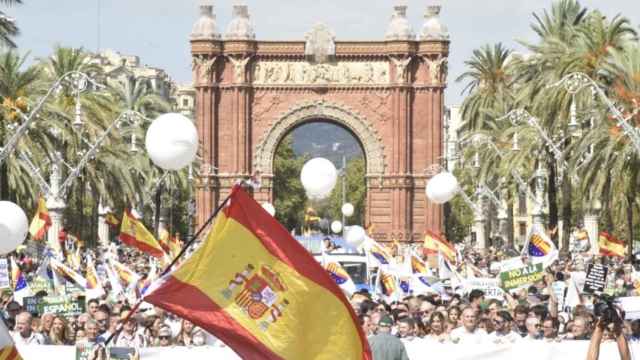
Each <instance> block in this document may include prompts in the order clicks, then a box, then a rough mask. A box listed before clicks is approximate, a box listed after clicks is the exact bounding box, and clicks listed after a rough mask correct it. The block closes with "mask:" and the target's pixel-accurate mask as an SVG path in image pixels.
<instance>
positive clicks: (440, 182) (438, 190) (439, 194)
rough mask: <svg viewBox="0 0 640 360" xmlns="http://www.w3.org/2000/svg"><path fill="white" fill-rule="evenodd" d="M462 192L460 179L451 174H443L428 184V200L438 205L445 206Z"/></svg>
mask: <svg viewBox="0 0 640 360" xmlns="http://www.w3.org/2000/svg"><path fill="white" fill-rule="evenodd" d="M458 191H460V185H459V184H458V179H456V177H455V176H453V174H451V173H450V172H441V173H439V174H438V175H436V176H434V177H433V178H431V180H429V182H428V183H427V188H426V193H427V198H429V200H431V201H433V202H434V203H436V204H444V203H446V202H447V201H449V200H451V199H452V198H453V197H454V196H456V194H457V193H458Z"/></svg>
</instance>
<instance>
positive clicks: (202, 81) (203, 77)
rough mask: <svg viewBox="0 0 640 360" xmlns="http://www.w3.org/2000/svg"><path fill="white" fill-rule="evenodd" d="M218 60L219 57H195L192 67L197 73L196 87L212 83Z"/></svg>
mask: <svg viewBox="0 0 640 360" xmlns="http://www.w3.org/2000/svg"><path fill="white" fill-rule="evenodd" d="M217 59H218V57H217V56H214V57H208V56H205V55H194V57H193V62H192V64H191V66H192V68H193V70H194V71H195V72H196V85H208V84H209V83H210V82H211V72H212V71H213V65H214V64H215V62H216V60H217Z"/></svg>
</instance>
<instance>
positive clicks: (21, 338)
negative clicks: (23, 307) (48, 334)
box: [11, 311, 47, 345]
mask: <svg viewBox="0 0 640 360" xmlns="http://www.w3.org/2000/svg"><path fill="white" fill-rule="evenodd" d="M32 320H33V318H32V317H31V314H30V313H28V312H26V311H24V312H21V313H20V314H18V316H16V327H15V329H16V331H14V332H12V333H11V336H12V337H13V340H14V341H15V342H16V344H20V345H46V342H47V341H46V339H45V337H44V336H42V334H38V333H36V332H33V330H32V329H31V322H32Z"/></svg>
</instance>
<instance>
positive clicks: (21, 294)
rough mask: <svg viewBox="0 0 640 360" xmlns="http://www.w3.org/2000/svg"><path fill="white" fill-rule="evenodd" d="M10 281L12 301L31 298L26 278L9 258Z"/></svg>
mask: <svg viewBox="0 0 640 360" xmlns="http://www.w3.org/2000/svg"><path fill="white" fill-rule="evenodd" d="M11 280H12V282H13V300H15V301H17V302H18V303H20V304H22V299H24V298H25V297H29V296H33V293H32V292H31V289H30V288H29V284H27V278H25V277H24V274H23V273H22V270H20V268H19V267H18V264H17V263H16V260H15V259H14V258H13V257H11ZM0 322H1V321H0ZM0 359H2V358H0Z"/></svg>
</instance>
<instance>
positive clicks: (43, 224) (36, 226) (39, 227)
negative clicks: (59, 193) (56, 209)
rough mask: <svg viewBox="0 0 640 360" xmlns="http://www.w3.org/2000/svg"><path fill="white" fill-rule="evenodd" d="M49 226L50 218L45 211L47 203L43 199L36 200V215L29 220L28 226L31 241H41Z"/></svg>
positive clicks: (46, 210) (47, 211)
mask: <svg viewBox="0 0 640 360" xmlns="http://www.w3.org/2000/svg"><path fill="white" fill-rule="evenodd" d="M50 226H51V218H50V217H49V210H48V209H47V203H46V201H45V200H44V198H42V197H40V198H38V209H37V210H36V214H35V215H34V216H33V220H31V225H30V226H29V233H30V234H31V237H32V238H33V240H42V239H43V238H44V236H45V235H46V234H47V230H49V227H50Z"/></svg>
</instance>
